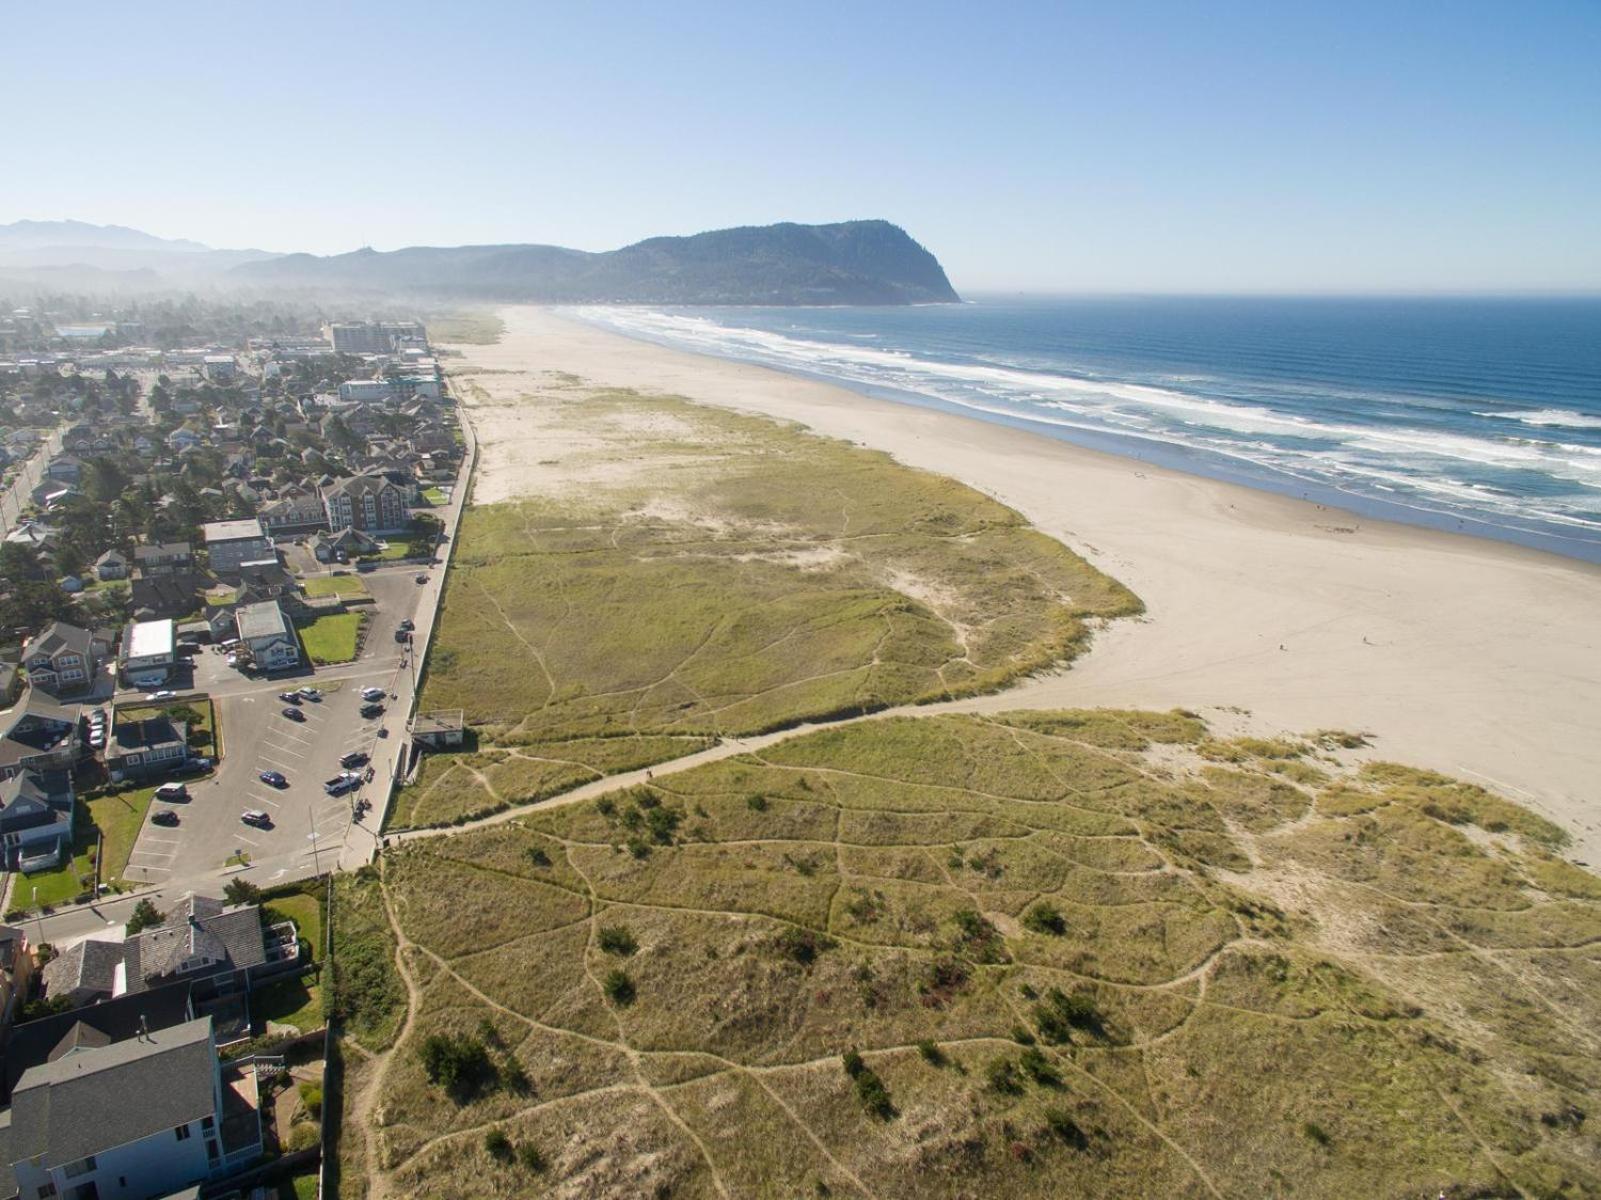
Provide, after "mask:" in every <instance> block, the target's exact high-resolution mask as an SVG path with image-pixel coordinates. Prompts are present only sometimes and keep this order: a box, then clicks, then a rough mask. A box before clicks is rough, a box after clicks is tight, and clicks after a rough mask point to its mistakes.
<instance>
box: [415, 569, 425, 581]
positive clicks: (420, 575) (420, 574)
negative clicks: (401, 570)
mask: <svg viewBox="0 0 1601 1200" xmlns="http://www.w3.org/2000/svg"><path fill="white" fill-rule="evenodd" d="M413 578H414V579H416V581H417V582H418V583H427V582H428V576H427V574H426V573H425V572H422V571H419V572H417V574H416V575H415V576H413Z"/></svg>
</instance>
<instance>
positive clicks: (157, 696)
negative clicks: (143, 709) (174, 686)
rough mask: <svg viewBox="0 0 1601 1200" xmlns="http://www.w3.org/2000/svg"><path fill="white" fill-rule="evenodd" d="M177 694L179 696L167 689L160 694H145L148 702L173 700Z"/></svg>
mask: <svg viewBox="0 0 1601 1200" xmlns="http://www.w3.org/2000/svg"><path fill="white" fill-rule="evenodd" d="M177 694H178V693H177V692H173V691H168V690H166V689H162V690H161V691H159V692H147V693H145V699H146V700H171V699H172V698H173V697H174V696H176V695H177Z"/></svg>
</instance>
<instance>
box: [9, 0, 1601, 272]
mask: <svg viewBox="0 0 1601 1200" xmlns="http://www.w3.org/2000/svg"><path fill="white" fill-rule="evenodd" d="M0 20H3V21H4V23H5V27H6V28H7V31H8V41H11V42H12V51H13V52H11V53H8V54H6V55H5V56H4V62H3V64H0V111H4V112H7V113H10V114H13V116H15V114H18V113H22V114H26V119H25V120H23V121H21V122H18V121H16V120H12V121H10V122H8V129H9V130H10V135H11V136H10V137H9V138H8V141H9V143H10V147H11V153H10V154H9V155H8V156H7V160H8V164H7V165H6V166H5V167H3V168H0V223H4V222H9V221H12V220H16V219H20V218H34V219H51V218H64V217H72V218H76V219H79V220H85V221H93V222H97V223H115V224H123V225H132V226H135V227H137V228H141V229H145V230H147V231H149V232H151V233H155V234H159V235H161V236H165V237H186V238H194V239H197V240H199V241H203V242H206V243H209V244H211V245H213V246H226V247H260V248H263V249H268V250H276V251H291V250H307V251H311V252H314V253H337V252H342V251H347V250H352V249H355V248H357V247H360V246H364V245H371V246H374V247H376V248H378V249H393V248H397V247H400V246H406V245H455V244H462V243H475V242H547V243H554V244H558V245H567V246H574V247H579V248H582V249H587V250H604V249H611V248H614V247H616V246H620V245H625V244H627V243H629V242H632V241H636V240H638V239H640V238H643V237H648V236H653V235H657V234H671V233H693V232H696V231H699V230H702V229H715V228H721V227H725V226H730V225H742V224H765V223H768V222H772V221H778V220H794V221H835V220H846V219H851V218H859V217H883V218H886V219H888V220H891V221H894V222H896V223H897V224H899V225H902V226H903V227H905V228H906V229H907V231H908V232H910V233H911V234H912V236H913V237H915V238H917V239H918V240H919V241H920V242H922V243H923V244H924V245H925V246H927V247H928V248H929V249H930V250H932V251H933V252H934V253H935V254H936V255H938V257H939V258H940V260H941V261H942V262H943V263H944V265H945V267H946V269H947V272H948V273H949V274H950V276H951V278H952V281H953V282H954V283H955V284H956V286H957V287H958V289H962V290H968V291H974V290H1014V289H1015V290H1027V291H1149V292H1165V291H1174V292H1195V291H1201V292H1207V291H1216V292H1250V291H1288V292H1319V291H1358V292H1360V291H1459V290H1468V291H1502V290H1547V289H1560V290H1572V289H1579V290H1595V289H1601V68H1598V67H1597V64H1598V63H1601V0H1579V2H1575V3H1564V2H1562V0H1534V2H1532V3H1527V4H1508V3H1504V2H1500V3H1478V2H1476V0H1449V2H1445V0H1442V2H1438V3H1436V2H1424V0H1385V2H1383V3H1366V2H1364V0H1339V2H1333V0H1330V2H1328V3H1322V4H1299V3H1271V4H1254V3H1234V2H1230V0H1216V2H1214V3H1208V4H1196V3H1172V4H1158V3H1139V2H1137V0H1128V2H1125V0H1119V3H1116V4H1106V3H1097V4H1079V3H1070V2H1059V3H1041V4H1029V3H1017V4H1007V3H1004V2H1003V3H990V4H973V3H971V2H969V3H962V4H943V3H938V2H937V0H935V2H929V3H919V4H889V3H871V2H869V0H858V2H856V3H849V4H844V3H841V4H835V3H830V2H828V0H817V2H815V3H806V4H783V5H779V4H765V3H755V4H752V3H749V0H745V2H742V3H727V4H724V3H697V2H695V0H679V2H675V3H671V4H668V3H654V4H643V3H639V4H635V3H626V2H621V0H614V2H612V3H597V4H577V3H563V4H543V3H515V2H513V0H505V2H501V3H494V2H488V0H453V2H452V3H450V4H440V3H437V2H430V3H420V2H415V0H383V2H382V3H372V2H369V0H340V2H339V3H337V4H327V3H325V2H319V3H301V2H298V0H286V2H275V3H273V4H270V5H255V4H252V5H243V4H239V5H235V4H217V3H215V0H209V2H207V3H203V4H202V3H187V2H175V0H152V2H150V3H147V4H143V5H127V4H122V3H109V2H106V0H76V2H75V3H73V4H70V5H68V4H24V3H23V2H22V0H0ZM22 46H28V47H31V48H30V49H29V50H28V52H26V53H18V52H16V50H17V48H18V47H22ZM23 132H25V133H26V136H21V134H22V133H23Z"/></svg>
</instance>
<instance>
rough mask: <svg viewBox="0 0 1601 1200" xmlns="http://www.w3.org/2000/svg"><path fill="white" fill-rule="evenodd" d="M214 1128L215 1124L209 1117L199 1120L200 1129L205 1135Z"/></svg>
mask: <svg viewBox="0 0 1601 1200" xmlns="http://www.w3.org/2000/svg"><path fill="white" fill-rule="evenodd" d="M216 1127H217V1122H215V1121H213V1120H212V1119H211V1118H210V1117H201V1118H200V1128H202V1129H204V1130H205V1131H206V1132H207V1133H210V1132H211V1131H212V1130H213V1129H215V1128H216Z"/></svg>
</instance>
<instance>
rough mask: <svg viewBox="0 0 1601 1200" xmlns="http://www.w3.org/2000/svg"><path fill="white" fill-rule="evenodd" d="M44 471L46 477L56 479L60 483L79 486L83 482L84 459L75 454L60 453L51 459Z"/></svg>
mask: <svg viewBox="0 0 1601 1200" xmlns="http://www.w3.org/2000/svg"><path fill="white" fill-rule="evenodd" d="M44 473H45V476H46V478H49V479H54V480H56V481H57V482H58V483H70V484H72V485H73V486H77V485H78V484H79V483H81V482H83V459H81V458H79V457H77V455H74V454H61V455H58V456H56V457H55V458H53V459H51V460H50V462H49V464H48V465H47V466H46V467H45V469H44Z"/></svg>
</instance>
